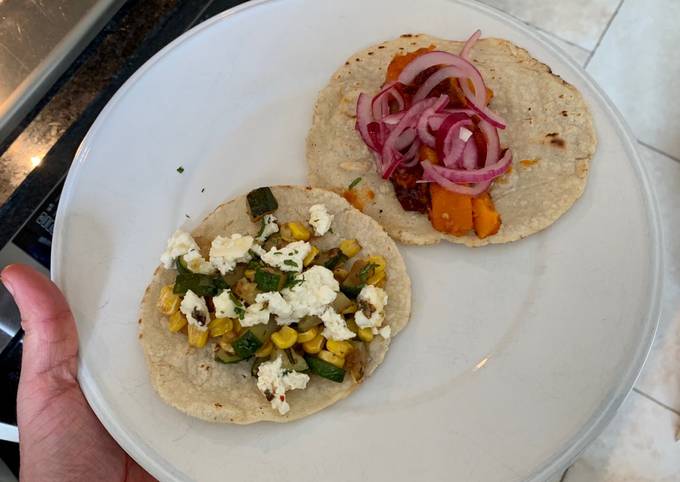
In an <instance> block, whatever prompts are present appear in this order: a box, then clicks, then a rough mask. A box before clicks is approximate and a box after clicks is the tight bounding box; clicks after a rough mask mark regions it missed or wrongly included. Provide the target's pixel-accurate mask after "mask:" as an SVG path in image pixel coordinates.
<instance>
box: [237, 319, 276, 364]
mask: <svg viewBox="0 0 680 482" xmlns="http://www.w3.org/2000/svg"><path fill="white" fill-rule="evenodd" d="M275 329H276V323H274V322H273V321H270V322H269V323H267V324H264V323H260V324H258V325H255V326H251V327H250V328H248V329H247V330H246V331H244V332H243V334H242V335H241V336H239V337H238V338H237V339H236V340H234V342H233V343H232V346H233V347H234V352H236V354H237V355H239V356H240V357H241V358H250V357H251V356H253V355H254V354H255V352H256V351H257V350H258V349H259V348H260V347H261V346H262V345H264V343H265V342H266V341H267V339H268V338H269V337H270V336H271V334H272V332H273V331H274V330H275Z"/></svg>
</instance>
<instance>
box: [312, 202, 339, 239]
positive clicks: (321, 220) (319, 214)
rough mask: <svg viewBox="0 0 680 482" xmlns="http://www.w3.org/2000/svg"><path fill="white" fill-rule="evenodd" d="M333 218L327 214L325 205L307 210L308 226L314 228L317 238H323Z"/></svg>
mask: <svg viewBox="0 0 680 482" xmlns="http://www.w3.org/2000/svg"><path fill="white" fill-rule="evenodd" d="M333 217H334V216H333V215H332V214H329V213H328V210H327V209H326V205H325V204H315V205H314V206H312V207H311V208H309V224H311V225H312V226H313V227H314V232H315V233H316V235H317V236H323V235H324V234H326V233H327V232H328V230H329V229H331V223H332V222H333Z"/></svg>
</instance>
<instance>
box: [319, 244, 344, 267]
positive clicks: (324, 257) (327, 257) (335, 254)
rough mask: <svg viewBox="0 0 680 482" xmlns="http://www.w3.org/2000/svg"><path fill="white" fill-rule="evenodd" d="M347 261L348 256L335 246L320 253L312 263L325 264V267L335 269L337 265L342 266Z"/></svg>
mask: <svg viewBox="0 0 680 482" xmlns="http://www.w3.org/2000/svg"><path fill="white" fill-rule="evenodd" d="M345 261H347V256H345V255H344V254H342V251H340V249H338V248H333V249H329V250H328V251H324V252H322V253H319V255H318V256H317V257H316V258H315V259H314V261H312V264H313V265H319V266H323V267H325V268H328V269H330V270H333V269H335V268H336V267H337V266H340V265H341V264H342V263H344V262H345Z"/></svg>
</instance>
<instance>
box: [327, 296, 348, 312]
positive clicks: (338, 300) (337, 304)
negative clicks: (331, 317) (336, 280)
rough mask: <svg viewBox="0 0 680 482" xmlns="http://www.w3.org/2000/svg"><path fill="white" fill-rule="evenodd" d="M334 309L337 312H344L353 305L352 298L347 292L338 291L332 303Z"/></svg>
mask: <svg viewBox="0 0 680 482" xmlns="http://www.w3.org/2000/svg"><path fill="white" fill-rule="evenodd" d="M331 306H332V307H333V309H334V310H335V312H336V313H342V312H343V311H345V310H346V309H347V308H349V307H350V306H352V300H350V299H349V298H348V297H347V295H345V293H343V292H342V291H341V292H340V293H338V295H337V296H336V297H335V299H334V300H333V303H332V304H331Z"/></svg>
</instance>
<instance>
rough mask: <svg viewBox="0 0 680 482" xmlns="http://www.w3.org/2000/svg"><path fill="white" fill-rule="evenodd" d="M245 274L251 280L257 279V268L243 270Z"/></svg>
mask: <svg viewBox="0 0 680 482" xmlns="http://www.w3.org/2000/svg"><path fill="white" fill-rule="evenodd" d="M243 276H245V277H246V279H247V280H248V281H250V282H252V281H255V270H254V269H247V270H245V271H244V272H243Z"/></svg>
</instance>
